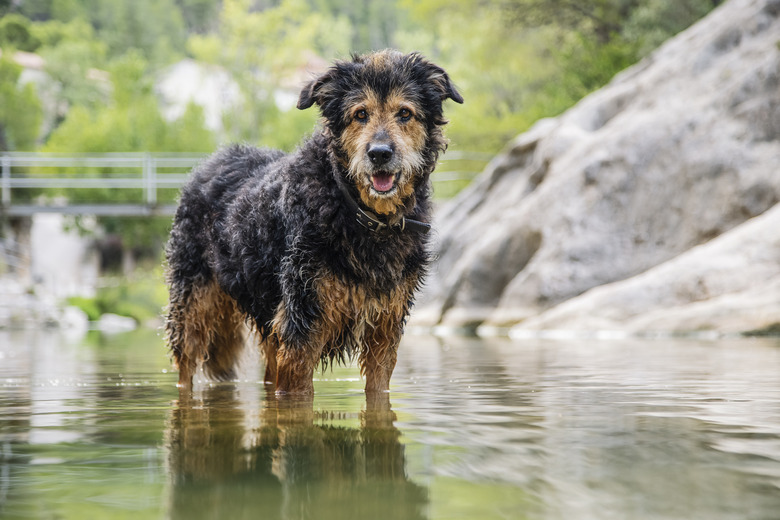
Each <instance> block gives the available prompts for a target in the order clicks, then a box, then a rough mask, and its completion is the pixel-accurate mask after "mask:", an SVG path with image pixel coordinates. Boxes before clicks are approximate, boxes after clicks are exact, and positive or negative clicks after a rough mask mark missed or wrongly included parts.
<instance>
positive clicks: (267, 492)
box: [165, 385, 426, 520]
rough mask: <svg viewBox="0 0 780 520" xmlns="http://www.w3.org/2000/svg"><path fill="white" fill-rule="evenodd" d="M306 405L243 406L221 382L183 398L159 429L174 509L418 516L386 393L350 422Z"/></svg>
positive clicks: (269, 402) (184, 512)
mask: <svg viewBox="0 0 780 520" xmlns="http://www.w3.org/2000/svg"><path fill="white" fill-rule="evenodd" d="M312 405H313V403H312V402H311V401H309V400H303V401H296V400H285V401H277V400H276V399H275V398H274V397H273V396H270V398H267V399H266V400H265V404H264V405H260V406H259V407H258V406H246V403H245V402H242V400H241V398H240V396H239V395H238V393H237V392H236V391H235V389H234V388H231V387H229V386H224V385H219V386H215V387H213V388H207V389H206V390H204V391H203V392H202V397H199V398H196V399H190V398H186V397H183V398H182V399H180V400H179V402H178V404H177V406H176V407H175V408H174V409H173V410H172V412H171V420H170V423H169V424H168V427H167V428H166V442H165V444H166V447H167V449H168V451H169V459H168V460H169V471H170V475H171V478H172V481H173V489H172V497H171V507H170V511H171V512H172V514H171V516H172V517H174V518H193V517H198V516H200V515H205V517H208V518H221V517H224V516H226V513H228V514H229V516H230V517H231V518H236V517H239V518H241V517H244V516H246V517H250V516H252V517H255V516H257V514H258V513H259V512H262V514H263V517H264V518H288V519H298V518H301V519H303V518H322V519H327V518H334V519H335V518H356V519H357V518H361V519H366V518H397V519H408V520H414V519H417V518H424V516H423V514H422V511H423V506H424V504H425V502H426V496H425V491H424V489H423V488H421V487H420V486H418V485H416V484H414V483H413V482H412V481H410V480H409V479H408V478H407V477H406V473H405V469H404V447H403V445H402V444H401V443H400V442H399V437H400V432H399V431H398V429H397V428H395V426H394V425H393V422H394V420H395V414H394V413H393V412H392V410H391V409H390V404H389V400H383V401H381V402H372V403H368V406H367V409H366V410H364V411H362V412H360V414H359V423H360V426H359V427H356V428H350V427H345V426H335V425H333V424H331V421H332V420H333V419H334V416H333V414H331V413H329V412H315V411H314V409H313V406H312ZM258 408H259V410H258ZM336 418H337V417H336Z"/></svg>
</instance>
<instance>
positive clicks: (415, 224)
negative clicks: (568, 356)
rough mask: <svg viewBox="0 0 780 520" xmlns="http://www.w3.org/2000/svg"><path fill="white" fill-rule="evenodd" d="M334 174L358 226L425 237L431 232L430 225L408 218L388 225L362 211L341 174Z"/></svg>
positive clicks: (372, 214)
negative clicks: (393, 230) (418, 234)
mask: <svg viewBox="0 0 780 520" xmlns="http://www.w3.org/2000/svg"><path fill="white" fill-rule="evenodd" d="M334 173H335V177H336V184H337V185H338V187H339V189H340V190H341V193H342V194H343V195H344V198H345V199H347V204H348V205H349V209H350V210H351V211H352V212H353V213H354V214H355V220H356V221H357V223H358V224H360V225H361V226H363V227H364V228H366V229H368V230H369V231H372V232H374V233H378V232H381V231H384V230H386V229H395V230H397V231H410V232H412V233H420V234H423V235H424V234H426V233H428V231H430V230H431V225H430V224H427V223H425V222H420V221H419V220H413V219H410V218H406V217H401V220H400V221H398V222H396V223H395V224H388V223H387V222H383V221H382V220H381V219H380V218H379V217H378V216H377V215H375V214H374V213H371V212H370V211H366V210H364V209H362V208H361V207H360V206H359V205H358V203H357V201H355V199H354V198H353V197H352V195H351V194H350V193H349V189H348V188H347V186H346V184H344V180H343V179H342V178H341V175H340V172H338V171H337V172H334Z"/></svg>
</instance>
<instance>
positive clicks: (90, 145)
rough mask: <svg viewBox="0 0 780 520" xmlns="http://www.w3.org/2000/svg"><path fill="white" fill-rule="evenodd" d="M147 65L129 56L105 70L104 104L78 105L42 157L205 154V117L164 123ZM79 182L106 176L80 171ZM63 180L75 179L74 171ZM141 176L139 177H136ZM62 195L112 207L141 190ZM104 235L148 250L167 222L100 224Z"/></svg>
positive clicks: (195, 111)
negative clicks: (108, 92)
mask: <svg viewBox="0 0 780 520" xmlns="http://www.w3.org/2000/svg"><path fill="white" fill-rule="evenodd" d="M147 70H148V67H147V63H146V61H145V60H144V58H143V57H142V56H141V55H140V53H139V52H137V51H131V52H128V53H127V54H126V55H125V56H123V57H121V58H119V59H117V60H115V61H114V62H112V63H111V65H110V66H109V72H110V76H111V87H112V88H111V92H112V96H111V99H110V101H109V102H108V103H107V104H101V105H98V106H95V107H92V108H89V107H86V106H83V105H79V106H76V107H74V108H73V109H71V110H70V112H68V115H67V117H66V118H65V120H64V121H63V122H62V124H61V125H60V126H59V127H57V129H56V130H55V131H54V132H52V134H51V136H50V137H49V140H48V142H47V143H46V145H45V146H44V147H43V151H44V152H62V153H74V152H76V153H109V152H209V151H213V149H214V147H215V143H214V138H213V136H212V134H211V132H209V131H208V130H207V129H206V128H205V124H204V118H203V112H202V110H201V108H200V107H199V106H197V105H189V106H188V108H187V111H186V112H185V113H184V114H183V115H182V116H181V117H180V118H179V119H178V120H176V121H173V122H168V121H166V120H165V119H164V118H163V117H162V115H161V114H160V110H159V108H158V106H157V99H156V97H155V94H154V89H153V83H152V81H151V79H150V78H149V76H148V75H147V74H146V71H147ZM77 173H78V175H80V176H95V177H102V176H104V175H106V174H107V173H110V171H108V170H101V169H94V168H93V169H87V168H84V169H79V170H78V172H77ZM60 174H61V175H74V174H75V173H74V170H73V169H68V170H63V171H62V172H61V173H60ZM138 175H140V172H139V173H138ZM63 193H64V194H65V195H66V196H67V197H68V198H69V199H70V200H72V201H76V202H78V201H82V202H83V201H89V202H92V203H95V202H100V201H110V202H113V203H121V202H135V203H138V202H140V201H141V200H142V193H141V190H140V189H139V190H129V189H125V190H113V189H111V188H89V189H87V188H84V189H69V190H67V191H63ZM173 198H174V195H173V194H172V193H171V194H169V195H168V198H167V199H166V198H165V197H162V196H161V197H160V200H159V202H161V203H165V202H168V203H170V202H172V201H173ZM99 222H100V224H101V227H102V229H103V231H104V232H106V233H109V234H113V233H115V234H119V235H121V236H122V238H123V243H124V245H125V246H126V247H131V248H146V249H148V248H150V247H153V246H155V245H159V244H160V242H161V241H162V239H163V237H165V236H166V235H167V232H168V230H169V228H170V219H167V218H118V217H101V218H100V219H99ZM75 225H76V227H78V228H79V229H80V230H81V231H83V232H90V231H91V230H92V228H91V227H89V226H87V225H85V224H84V222H83V220H82V219H81V218H76V221H75Z"/></svg>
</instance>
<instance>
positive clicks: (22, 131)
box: [0, 52, 43, 151]
mask: <svg viewBox="0 0 780 520" xmlns="http://www.w3.org/2000/svg"><path fill="white" fill-rule="evenodd" d="M21 73H22V67H20V66H19V65H17V64H16V63H14V62H13V61H12V59H11V53H10V52H5V53H3V55H2V57H0V151H7V150H33V149H34V148H35V144H36V143H35V141H36V139H37V137H38V132H39V131H40V127H41V120H42V117H43V116H42V110H41V102H40V101H39V99H38V96H37V94H36V92H35V87H34V86H33V85H32V84H30V83H28V84H26V85H20V84H19V76H20V75H21Z"/></svg>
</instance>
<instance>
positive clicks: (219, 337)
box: [168, 281, 246, 386]
mask: <svg viewBox="0 0 780 520" xmlns="http://www.w3.org/2000/svg"><path fill="white" fill-rule="evenodd" d="M174 304H175V308H174ZM171 307H172V311H173V312H171V316H170V317H169V327H168V328H169V338H168V339H169V342H170V344H171V348H172V350H173V351H174V357H175V358H176V364H177V365H178V367H179V384H180V385H183V386H188V385H190V384H192V376H193V375H194V374H195V371H196V370H197V368H198V364H199V363H204V369H205V370H206V372H207V373H208V374H209V375H212V376H214V377H216V378H224V377H229V376H230V375H231V374H232V370H233V367H234V366H235V364H236V362H237V360H238V356H239V355H240V353H241V350H242V348H243V346H244V338H245V333H246V326H245V324H244V318H243V314H242V313H241V311H240V310H239V309H238V306H237V305H236V302H235V300H233V298H231V297H229V296H228V295H227V294H225V293H224V291H222V289H220V287H219V286H218V285H217V283H216V282H215V281H211V282H209V283H208V284H206V285H196V286H194V287H193V288H192V292H191V293H190V294H189V295H188V297H187V298H186V300H185V301H176V302H172V304H171ZM171 321H176V322H177V323H176V324H175V325H173V326H172V325H171V324H170V322H171Z"/></svg>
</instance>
